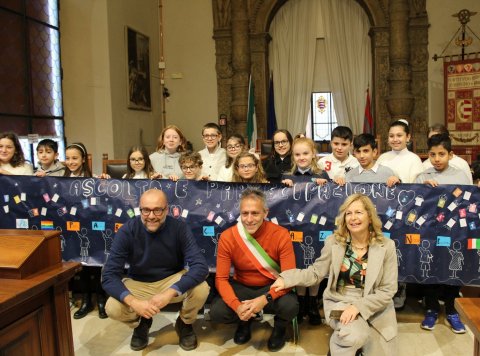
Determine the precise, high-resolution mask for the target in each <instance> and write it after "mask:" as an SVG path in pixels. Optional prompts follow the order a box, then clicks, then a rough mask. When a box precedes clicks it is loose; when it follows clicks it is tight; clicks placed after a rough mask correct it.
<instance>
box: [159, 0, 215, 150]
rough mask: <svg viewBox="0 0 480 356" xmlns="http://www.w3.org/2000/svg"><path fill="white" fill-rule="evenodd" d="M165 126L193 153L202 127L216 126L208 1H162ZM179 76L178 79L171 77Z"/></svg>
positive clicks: (198, 146)
mask: <svg viewBox="0 0 480 356" xmlns="http://www.w3.org/2000/svg"><path fill="white" fill-rule="evenodd" d="M163 5H164V12H163V18H164V23H165V26H164V28H165V30H164V34H165V47H164V48H165V62H166V71H165V85H166V87H167V88H168V90H169V91H170V94H171V96H170V98H169V99H168V101H167V102H166V105H165V110H166V117H167V120H166V121H167V125H168V124H174V125H177V126H178V127H179V128H180V129H181V130H182V132H183V133H184V134H185V136H186V137H187V139H188V140H190V141H191V142H192V143H193V145H194V149H196V150H200V149H202V148H203V141H202V138H201V130H202V126H203V125H204V124H205V123H207V122H218V109H217V82H216V72H215V42H214V40H213V38H212V36H213V14H212V1H211V0H163ZM175 74H180V75H181V76H182V77H183V78H182V79H174V78H172V76H175Z"/></svg>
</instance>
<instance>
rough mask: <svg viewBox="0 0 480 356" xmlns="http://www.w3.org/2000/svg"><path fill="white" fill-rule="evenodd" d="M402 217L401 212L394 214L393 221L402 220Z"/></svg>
mask: <svg viewBox="0 0 480 356" xmlns="http://www.w3.org/2000/svg"><path fill="white" fill-rule="evenodd" d="M402 217H403V212H401V211H400V210H399V211H397V213H396V214H395V219H397V220H402Z"/></svg>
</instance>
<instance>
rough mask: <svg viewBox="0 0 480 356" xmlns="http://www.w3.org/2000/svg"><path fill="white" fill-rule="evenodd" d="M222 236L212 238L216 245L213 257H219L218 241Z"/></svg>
mask: <svg viewBox="0 0 480 356" xmlns="http://www.w3.org/2000/svg"><path fill="white" fill-rule="evenodd" d="M220 235H221V233H218V234H217V235H216V236H215V237H213V236H210V238H211V239H212V242H213V243H214V244H215V251H214V252H213V255H214V256H215V257H217V249H218V240H220Z"/></svg>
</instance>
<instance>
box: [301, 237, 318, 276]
mask: <svg viewBox="0 0 480 356" xmlns="http://www.w3.org/2000/svg"><path fill="white" fill-rule="evenodd" d="M304 241H305V243H300V247H301V248H302V250H303V263H304V264H305V268H306V267H308V266H310V265H311V264H313V260H314V258H315V249H314V248H313V247H312V246H311V245H312V242H313V239H312V237H311V236H305V240H304Z"/></svg>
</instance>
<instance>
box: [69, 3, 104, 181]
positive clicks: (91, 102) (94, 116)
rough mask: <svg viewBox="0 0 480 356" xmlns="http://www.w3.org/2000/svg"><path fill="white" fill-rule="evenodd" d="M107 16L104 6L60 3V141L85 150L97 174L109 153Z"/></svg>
mask: <svg viewBox="0 0 480 356" xmlns="http://www.w3.org/2000/svg"><path fill="white" fill-rule="evenodd" d="M106 15H107V4H106V0H82V1H75V0H61V2H60V33H61V37H60V38H61V60H62V68H63V82H62V86H63V105H64V112H65V135H66V138H67V144H69V143H72V142H78V141H80V142H83V143H84V144H85V146H86V147H87V150H88V151H89V152H90V153H92V154H93V162H94V172H96V173H99V172H100V170H101V168H100V167H101V166H100V165H101V153H102V152H107V151H109V150H110V149H111V148H112V147H113V135H112V113H111V96H110V75H109V59H108V34H107V31H108V28H107V22H106V21H105V18H106Z"/></svg>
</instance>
